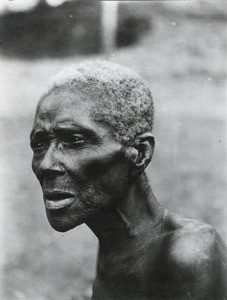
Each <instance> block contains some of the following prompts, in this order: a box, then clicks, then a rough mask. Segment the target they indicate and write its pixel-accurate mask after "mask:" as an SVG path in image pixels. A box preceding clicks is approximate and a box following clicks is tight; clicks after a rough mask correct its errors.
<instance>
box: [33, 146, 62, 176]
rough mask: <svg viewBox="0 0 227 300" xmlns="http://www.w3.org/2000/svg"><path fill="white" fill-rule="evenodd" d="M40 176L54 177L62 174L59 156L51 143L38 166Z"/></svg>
mask: <svg viewBox="0 0 227 300" xmlns="http://www.w3.org/2000/svg"><path fill="white" fill-rule="evenodd" d="M39 173H40V175H41V176H48V177H51V176H56V175H61V174H63V173H64V168H63V166H62V164H61V154H60V153H59V150H58V149H57V147H56V145H55V144H54V143H51V144H50V146H49V148H48V150H47V151H46V153H45V156H44V157H43V159H42V161H41V162H40V165H39Z"/></svg>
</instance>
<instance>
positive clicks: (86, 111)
mask: <svg viewBox="0 0 227 300" xmlns="http://www.w3.org/2000/svg"><path fill="white" fill-rule="evenodd" d="M83 98H84V97H83ZM85 98H86V97H85ZM93 105H94V104H92V103H91V102H90V101H86V99H82V97H81V96H79V95H75V93H72V92H70V91H68V90H66V89H65V90H64V89H60V90H55V91H54V92H52V93H51V94H50V95H48V96H46V97H45V98H44V99H43V100H42V102H41V104H40V105H39V107H38V110H37V114H36V118H35V122H34V127H33V130H32V133H31V147H32V150H33V152H34V155H33V161H32V168H33V171H34V173H35V175H36V176H37V178H38V180H39V182H40V185H41V187H42V191H43V198H44V204H45V207H46V213H47V217H48V220H49V222H50V224H51V226H52V227H53V228H54V229H56V230H58V231H67V230H69V229H72V228H74V227H75V226H77V225H80V224H82V223H83V222H86V221H88V220H89V218H90V217H91V216H92V215H93V214H94V213H98V212H99V211H100V210H101V209H102V208H103V207H107V206H109V205H111V204H113V203H114V201H117V200H119V199H120V198H121V197H123V196H124V193H125V189H126V186H127V177H128V162H127V159H126V157H125V151H124V147H123V146H122V145H121V144H120V143H118V142H116V141H115V140H114V139H113V137H112V135H111V132H110V130H109V129H108V128H104V127H103V126H101V125H100V124H97V123H96V122H94V121H93V120H92V119H91V117H90V116H89V115H90V112H91V110H92V106H93Z"/></svg>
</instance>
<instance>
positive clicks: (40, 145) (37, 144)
mask: <svg viewBox="0 0 227 300" xmlns="http://www.w3.org/2000/svg"><path fill="white" fill-rule="evenodd" d="M46 147H47V144H46V143H45V142H42V141H32V142H31V148H32V150H33V151H34V152H35V151H42V150H43V149H45V148H46Z"/></svg>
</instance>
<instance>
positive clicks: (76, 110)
mask: <svg viewBox="0 0 227 300" xmlns="http://www.w3.org/2000/svg"><path fill="white" fill-rule="evenodd" d="M94 102H95V101H93V102H92V99H91V98H89V97H88V96H86V95H82V94H80V93H79V92H78V93H77V92H73V91H71V90H70V89H66V88H64V89H63V88H60V89H59V88H58V89H56V90H54V91H52V92H51V93H50V94H49V95H47V96H45V97H44V98H43V99H42V100H41V102H40V103H39V105H38V108H37V112H36V117H35V124H34V126H39V125H40V126H41V123H45V124H46V123H49V124H50V125H53V123H62V122H74V121H77V122H79V123H80V122H82V123H86V124H87V125H94V122H93V120H92V118H91V117H90V112H91V109H92V108H93V107H94ZM46 125H47V124H46ZM42 126H43V124H42Z"/></svg>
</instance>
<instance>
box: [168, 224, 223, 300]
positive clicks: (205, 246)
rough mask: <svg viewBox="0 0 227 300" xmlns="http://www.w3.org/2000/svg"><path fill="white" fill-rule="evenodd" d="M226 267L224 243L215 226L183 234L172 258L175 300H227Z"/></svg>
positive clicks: (174, 243) (174, 245)
mask: <svg viewBox="0 0 227 300" xmlns="http://www.w3.org/2000/svg"><path fill="white" fill-rule="evenodd" d="M226 264H227V263H226V249H225V246H224V243H223V242H222V240H221V238H220V237H219V235H218V234H217V233H216V232H215V231H214V229H213V228H212V227H211V226H209V225H204V224H203V226H201V228H199V229H198V230H196V231H187V230H186V231H184V230H183V231H179V232H178V233H177V234H176V235H175V236H174V237H173V239H172V242H171V245H170V248H169V255H168V273H169V275H170V278H171V280H170V281H171V282H172V284H174V285H175V287H176V290H175V292H176V296H178V298H177V297H175V299H206V300H208V299H227V282H226V280H227V272H226Z"/></svg>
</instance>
